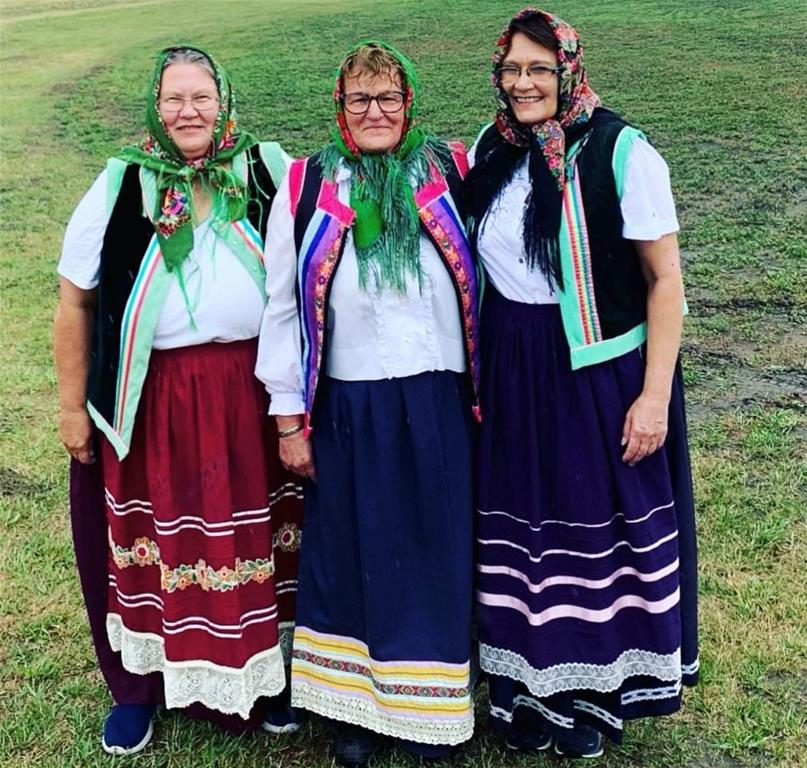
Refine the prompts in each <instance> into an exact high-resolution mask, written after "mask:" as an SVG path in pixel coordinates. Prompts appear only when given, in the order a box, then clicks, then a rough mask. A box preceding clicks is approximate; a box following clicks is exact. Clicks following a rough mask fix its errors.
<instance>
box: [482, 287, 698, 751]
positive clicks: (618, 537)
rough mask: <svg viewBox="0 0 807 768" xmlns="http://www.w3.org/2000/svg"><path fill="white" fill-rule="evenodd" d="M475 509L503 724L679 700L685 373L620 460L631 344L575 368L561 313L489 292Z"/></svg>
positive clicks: (610, 714) (569, 720)
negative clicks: (637, 447)
mask: <svg viewBox="0 0 807 768" xmlns="http://www.w3.org/2000/svg"><path fill="white" fill-rule="evenodd" d="M482 354H483V380H482V393H481V394H482V413H483V415H484V420H483V422H482V430H481V434H480V447H479V473H478V512H477V565H476V579H477V581H476V587H477V610H478V618H479V639H480V661H481V665H482V668H483V669H484V670H485V671H487V672H488V673H490V675H491V683H490V691H491V714H492V717H493V723H494V724H495V725H496V726H497V727H498V728H500V729H508V728H511V727H514V723H517V722H525V721H526V722H529V721H531V720H530V718H526V720H525V718H523V717H515V718H514V715H515V713H516V711H517V710H518V709H519V707H524V708H525V710H529V712H530V715H531V716H534V717H538V718H540V719H541V720H542V721H543V723H544V724H545V725H546V726H548V727H549V729H550V731H552V730H556V731H560V732H564V731H567V730H568V729H570V728H572V727H574V725H575V724H576V723H577V722H586V723H588V724H591V725H594V726H595V727H596V728H597V729H599V730H600V731H602V732H603V733H605V734H606V735H608V736H609V737H610V738H612V739H614V740H615V741H619V740H620V739H621V733H622V726H623V723H624V721H625V720H627V719H631V718H637V717H643V716H647V715H659V714H667V713H670V712H673V711H675V710H676V709H678V708H679V707H680V701H681V686H682V685H689V684H693V683H694V682H695V681H696V679H697V669H698V655H697V654H698V651H697V613H696V578H695V570H696V562H695V561H696V555H695V525H694V509H693V500H692V484H691V475H690V469H689V455H688V451H687V443H686V423H685V418H684V409H683V394H682V389H681V377H680V371H679V372H678V373H677V374H676V377H675V382H674V391H673V397H672V401H671V406H670V414H669V436H668V438H667V441H666V443H665V446H664V447H663V448H661V449H660V450H658V451H657V452H656V453H654V454H653V455H651V456H649V457H648V458H646V459H644V460H643V461H641V462H639V463H638V464H637V465H636V466H634V467H630V466H628V465H627V464H624V463H623V462H622V453H623V451H624V448H622V446H621V444H620V442H621V436H622V428H623V423H624V419H625V414H626V413H627V410H628V408H629V407H630V405H631V404H632V403H633V401H634V400H635V399H636V397H637V396H638V395H639V393H640V392H641V389H642V384H643V379H644V370H645V361H644V358H643V353H642V350H635V351H633V352H629V353H627V354H625V355H622V356H621V357H618V358H616V359H614V360H610V361H607V362H604V363H601V364H598V365H593V366H589V367H586V368H582V369H580V370H577V371H572V370H571V366H570V361H569V347H568V344H567V341H566V337H565V335H564V332H563V326H562V323H561V317H560V309H559V307H558V306H557V305H530V304H522V303H518V302H513V301H509V300H507V299H505V298H503V297H502V296H501V295H500V294H498V293H497V292H496V291H495V289H492V287H491V286H488V287H487V289H486V294H485V304H484V307H483V312H482Z"/></svg>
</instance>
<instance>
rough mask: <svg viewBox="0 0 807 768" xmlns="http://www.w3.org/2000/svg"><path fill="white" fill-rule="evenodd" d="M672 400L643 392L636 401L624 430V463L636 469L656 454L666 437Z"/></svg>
mask: <svg viewBox="0 0 807 768" xmlns="http://www.w3.org/2000/svg"><path fill="white" fill-rule="evenodd" d="M669 405H670V404H669V400H667V399H665V398H663V397H653V396H651V395H646V394H644V393H642V394H641V395H639V397H637V398H636V400H634V402H633V405H632V406H631V407H630V408H629V409H628V414H627V416H625V425H624V426H623V427H622V445H623V446H625V452H624V453H623V454H622V461H624V462H625V463H626V464H630V466H635V465H636V464H638V463H639V462H640V461H641V460H642V459H644V458H646V457H647V456H650V454H652V453H655V452H656V451H657V450H658V449H659V448H661V446H662V445H664V440H665V438H666V437H667V411H668V409H669Z"/></svg>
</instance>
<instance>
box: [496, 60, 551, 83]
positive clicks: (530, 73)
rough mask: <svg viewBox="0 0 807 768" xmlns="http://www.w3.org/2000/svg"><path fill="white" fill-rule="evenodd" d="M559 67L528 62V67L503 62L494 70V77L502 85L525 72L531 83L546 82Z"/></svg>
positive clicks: (516, 79)
mask: <svg viewBox="0 0 807 768" xmlns="http://www.w3.org/2000/svg"><path fill="white" fill-rule="evenodd" d="M560 71H561V67H547V66H544V65H543V64H530V66H529V67H517V66H516V65H515V64H504V65H502V66H501V67H499V68H498V69H497V70H496V77H497V78H498V79H499V82H500V83H501V84H502V85H513V83H516V82H517V81H518V80H519V79H520V78H521V73H522V72H526V73H527V77H528V78H529V79H530V80H531V81H532V82H533V83H548V82H549V81H550V80H552V78H553V77H555V75H557V74H559V73H560Z"/></svg>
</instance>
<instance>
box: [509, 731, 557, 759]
mask: <svg viewBox="0 0 807 768" xmlns="http://www.w3.org/2000/svg"><path fill="white" fill-rule="evenodd" d="M504 744H505V746H506V747H507V748H508V749H512V750H513V751H514V752H526V753H530V752H543V751H545V750H547V749H549V748H550V747H551V746H552V737H551V736H550V735H549V734H548V733H547V732H546V731H544V730H537V731H535V732H533V733H530V734H525V735H521V736H516V735H515V734H512V733H511V734H508V736H507V738H506V739H505V740H504Z"/></svg>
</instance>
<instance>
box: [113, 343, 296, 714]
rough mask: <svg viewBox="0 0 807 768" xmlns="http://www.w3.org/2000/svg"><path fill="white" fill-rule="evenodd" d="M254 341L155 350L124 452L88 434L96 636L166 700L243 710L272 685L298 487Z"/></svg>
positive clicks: (284, 620)
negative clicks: (102, 606) (99, 493)
mask: <svg viewBox="0 0 807 768" xmlns="http://www.w3.org/2000/svg"><path fill="white" fill-rule="evenodd" d="M255 356H256V342H255V340H250V341H242V342H233V343H229V344H216V343H211V344H203V345H199V346H195V347H185V348H180V349H172V350H163V351H157V350H155V351H154V352H153V353H152V357H151V360H150V364H149V371H148V374H147V377H146V381H145V384H144V389H143V394H142V397H141V401H140V406H139V410H138V416H137V422H136V425H135V430H134V434H133V437H132V444H131V451H130V453H129V455H128V456H127V457H126V458H125V459H123V461H119V460H118V458H117V456H116V455H115V453H114V450H113V448H112V446H111V445H110V444H109V443H108V442H107V441H106V440H104V441H102V443H103V444H102V452H103V470H104V485H105V500H106V507H107V520H108V525H109V561H108V565H109V567H108V584H109V591H108V610H107V617H106V627H107V633H108V637H109V642H110V645H111V647H112V649H113V650H114V651H119V652H120V654H121V658H122V663H123V666H124V668H125V669H126V670H128V671H130V672H134V673H137V674H141V675H147V674H149V673H152V672H159V673H161V675H162V679H163V685H164V694H165V702H166V705H167V706H169V707H186V706H189V705H191V704H195V703H199V704H203V705H204V706H206V707H208V708H210V709H213V710H216V711H219V712H223V713H226V714H237V715H239V716H241V717H243V718H247V717H248V716H249V713H250V710H251V709H252V708H253V705H254V704H255V702H256V701H257V700H258V699H259V698H260V697H262V696H271V695H274V694H277V693H279V692H280V691H281V690H282V689H283V688H284V687H285V684H286V680H285V672H284V663H283V654H282V650H281V645H282V643H281V641H282V634H283V632H282V630H283V629H284V627H285V629H286V630H287V635H288V637H287V640H288V641H290V640H291V624H292V622H293V616H294V608H295V606H294V597H295V594H296V570H297V559H298V556H299V545H300V523H301V520H300V517H301V512H302V503H301V496H302V493H301V487H300V486H299V485H298V483H297V480H296V479H295V476H294V475H291V474H290V473H288V472H286V471H285V470H283V468H282V467H281V465H280V464H279V462H278V459H277V448H276V446H277V437H276V434H275V431H274V424H273V420H270V419H269V418H268V417H267V416H266V408H267V397H266V394H265V392H264V391H263V388H262V386H261V385H260V383H259V382H258V381H257V379H256V378H255V376H254V374H253V370H254V366H255Z"/></svg>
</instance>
